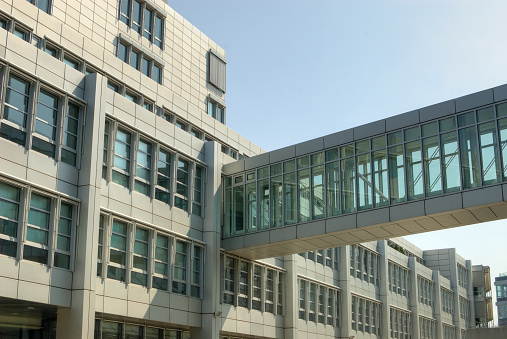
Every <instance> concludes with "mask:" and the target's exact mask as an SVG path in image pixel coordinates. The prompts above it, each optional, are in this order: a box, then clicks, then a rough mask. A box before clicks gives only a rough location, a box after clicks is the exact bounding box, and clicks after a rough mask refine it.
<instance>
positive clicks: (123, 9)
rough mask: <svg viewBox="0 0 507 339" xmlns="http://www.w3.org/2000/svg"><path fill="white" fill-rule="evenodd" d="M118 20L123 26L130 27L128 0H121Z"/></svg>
mask: <svg viewBox="0 0 507 339" xmlns="http://www.w3.org/2000/svg"><path fill="white" fill-rule="evenodd" d="M120 20H121V21H122V22H123V23H124V24H125V25H130V0H121V3H120Z"/></svg>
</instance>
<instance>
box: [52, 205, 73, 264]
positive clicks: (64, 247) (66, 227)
mask: <svg viewBox="0 0 507 339" xmlns="http://www.w3.org/2000/svg"><path fill="white" fill-rule="evenodd" d="M72 210H73V208H72V205H70V204H67V203H63V202H62V203H61V205H60V219H59V220H58V231H57V233H58V234H57V238H56V252H55V254H54V259H53V260H54V265H55V266H56V267H60V268H64V269H67V270H68V269H69V268H70V255H71V252H70V248H71V235H72Z"/></svg>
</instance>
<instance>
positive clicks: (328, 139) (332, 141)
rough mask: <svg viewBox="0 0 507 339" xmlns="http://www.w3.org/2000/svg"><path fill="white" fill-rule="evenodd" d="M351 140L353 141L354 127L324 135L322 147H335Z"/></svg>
mask: <svg viewBox="0 0 507 339" xmlns="http://www.w3.org/2000/svg"><path fill="white" fill-rule="evenodd" d="M351 141H354V129H352V128H350V129H347V130H345V131H341V132H338V133H333V134H330V135H326V136H325V137H324V148H329V147H335V146H338V145H342V144H346V143H348V142H351Z"/></svg>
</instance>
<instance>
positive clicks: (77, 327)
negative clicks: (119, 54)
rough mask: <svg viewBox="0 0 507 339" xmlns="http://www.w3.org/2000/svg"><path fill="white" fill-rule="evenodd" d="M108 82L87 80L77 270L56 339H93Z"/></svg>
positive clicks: (96, 78) (60, 312) (96, 76)
mask: <svg viewBox="0 0 507 339" xmlns="http://www.w3.org/2000/svg"><path fill="white" fill-rule="evenodd" d="M106 86H107V80H106V78H104V77H103V76H102V75H100V74H97V73H93V74H88V75H87V76H86V77H85V100H86V102H87V107H86V112H85V116H84V125H85V126H86V127H85V128H84V129H83V133H84V136H83V141H84V142H83V145H82V150H83V152H82V158H81V169H80V171H79V186H78V198H79V199H81V204H80V208H79V224H78V227H77V242H76V249H77V250H76V257H75V269H74V273H73V279H72V303H71V307H70V308H60V309H59V310H58V319H57V331H56V333H57V339H64V338H65V339H81V338H83V339H84V338H93V334H94V328H95V282H96V278H97V244H98V235H99V227H98V225H99V218H100V196H101V194H100V189H101V185H102V152H103V148H102V147H103V146H102V145H103V143H104V124H105V107H106V100H105V97H104V96H103V95H102V94H103V91H104V89H105V88H106Z"/></svg>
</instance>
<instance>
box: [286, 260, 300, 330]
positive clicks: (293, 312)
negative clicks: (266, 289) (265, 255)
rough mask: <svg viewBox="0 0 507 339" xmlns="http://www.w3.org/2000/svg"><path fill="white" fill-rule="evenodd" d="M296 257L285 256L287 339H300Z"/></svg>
mask: <svg viewBox="0 0 507 339" xmlns="http://www.w3.org/2000/svg"><path fill="white" fill-rule="evenodd" d="M296 255H297V254H294V255H286V256H284V258H283V259H284V268H285V270H286V273H285V291H286V292H285V296H286V297H285V301H286V303H287V305H286V306H285V338H290V339H297V338H298V321H299V320H298V319H299V290H298V282H297V277H298V275H297V261H296V260H297V259H296Z"/></svg>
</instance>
